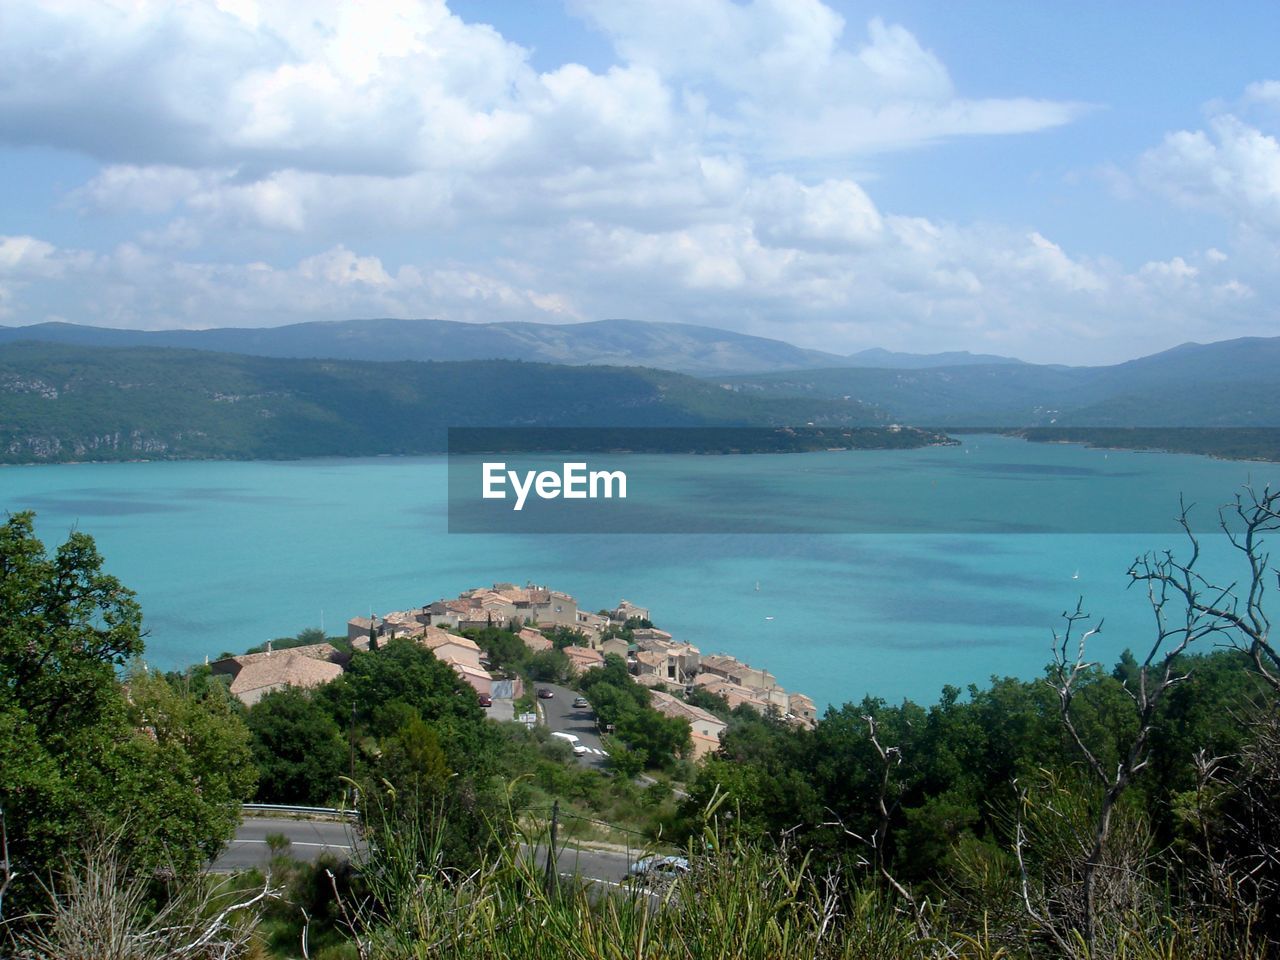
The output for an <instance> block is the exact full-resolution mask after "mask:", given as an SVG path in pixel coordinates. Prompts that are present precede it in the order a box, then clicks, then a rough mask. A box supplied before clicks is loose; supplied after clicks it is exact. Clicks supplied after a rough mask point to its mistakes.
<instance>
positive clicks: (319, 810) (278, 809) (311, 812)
mask: <svg viewBox="0 0 1280 960" xmlns="http://www.w3.org/2000/svg"><path fill="white" fill-rule="evenodd" d="M240 807H241V809H242V810H244V812H245V813H279V814H284V815H289V814H293V815H295V816H304V817H342V818H345V819H347V820H359V819H360V811H358V810H342V809H339V808H338V807H299V806H291V805H289V804H284V803H242V804H241V805H240Z"/></svg>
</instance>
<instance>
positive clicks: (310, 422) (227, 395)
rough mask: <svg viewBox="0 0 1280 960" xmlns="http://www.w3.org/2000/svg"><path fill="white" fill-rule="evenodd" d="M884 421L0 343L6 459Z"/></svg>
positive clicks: (295, 450) (538, 370)
mask: <svg viewBox="0 0 1280 960" xmlns="http://www.w3.org/2000/svg"><path fill="white" fill-rule="evenodd" d="M878 422H883V417H882V415H880V414H879V413H878V411H875V410H873V409H870V408H868V407H866V406H864V405H862V404H858V403H854V402H850V401H840V400H837V401H831V400H828V399H825V398H823V399H817V400H809V399H771V398H761V397H750V396H743V395H741V394H738V393H734V392H732V391H728V390H724V389H722V388H721V387H719V386H718V385H716V384H712V383H708V382H706V381H703V380H698V379H695V378H692V377H688V376H683V375H681V374H676V373H669V372H665V371H657V370H644V369H637V368H618V367H565V366H554V365H550V364H536V363H521V362H513V361H467V362H454V363H417V362H401V363H367V362H356V361H343V362H337V361H330V360H288V359H275V358H267V357H246V356H237V355H232V354H217V353H209V352H203V351H185V350H171V349H156V348H141V347H132V348H111V347H98V348H90V347H78V346H68V345H54V344H44V343H17V344H9V345H7V346H4V347H0V462H9V463H17V462H31V461H65V460H123V459H137V458H205V457H226V458H244V459H252V458H282V457H283V458H291V457H307V456H329V455H340V456H365V455H374V454H412V453H424V452H432V451H439V450H442V449H444V445H445V439H446V434H445V431H446V428H448V427H451V426H529V427H533V426H605V427H640V426H747V425H753V426H755V425H758V426H771V425H785V424H804V423H816V424H818V425H820V426H826V425H859V424H875V423H878ZM922 442H923V441H922Z"/></svg>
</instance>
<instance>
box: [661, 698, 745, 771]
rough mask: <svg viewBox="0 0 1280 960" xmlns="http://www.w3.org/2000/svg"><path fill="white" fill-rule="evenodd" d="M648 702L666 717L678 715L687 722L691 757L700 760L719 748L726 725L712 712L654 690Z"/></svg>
mask: <svg viewBox="0 0 1280 960" xmlns="http://www.w3.org/2000/svg"><path fill="white" fill-rule="evenodd" d="M649 703H650V705H651V706H652V707H653V709H655V710H657V711H658V712H659V713H661V714H664V715H665V716H668V717H678V718H679V719H681V720H687V721H688V722H689V731H690V738H691V740H692V742H693V759H695V760H701V759H702V758H703V757H705V756H706V755H707V754H709V753H715V752H716V751H717V750H719V749H720V737H721V735H722V734H723V733H724V731H725V729H726V728H727V727H728V724H726V723H725V722H724V721H723V720H721V719H720V718H719V717H717V716H716V715H715V714H714V713H711V712H709V711H707V710H703V709H702V708H701V707H696V706H694V705H693V704H691V703H685V702H684V701H683V700H680V699H679V698H677V697H673V696H671V694H669V693H664V692H663V691H661V690H654V691H653V692H652V693H650V695H649Z"/></svg>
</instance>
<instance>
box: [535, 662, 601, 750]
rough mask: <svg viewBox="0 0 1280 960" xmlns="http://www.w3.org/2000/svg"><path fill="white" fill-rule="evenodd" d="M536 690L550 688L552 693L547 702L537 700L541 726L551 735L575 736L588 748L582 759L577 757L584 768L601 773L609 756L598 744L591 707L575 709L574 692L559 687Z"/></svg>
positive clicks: (540, 686) (541, 684)
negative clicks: (599, 770) (544, 725)
mask: <svg viewBox="0 0 1280 960" xmlns="http://www.w3.org/2000/svg"><path fill="white" fill-rule="evenodd" d="M537 687H538V689H542V688H543V687H549V688H550V689H552V690H554V691H555V694H556V695H555V696H554V697H552V698H551V699H550V700H543V699H541V698H539V700H538V706H539V707H541V708H542V717H543V722H544V723H546V725H547V729H548V730H550V731H551V732H552V733H572V734H576V735H577V737H578V739H579V740H581V741H582V745H583V746H584V747H586V748H587V752H586V754H585V755H583V756H581V757H578V762H579V763H581V764H583V765H584V766H589V767H596V768H597V769H601V770H603V769H604V765H605V757H607V756H608V754H607V753H605V751H604V747H603V745H602V744H601V743H600V734H599V733H598V732H597V731H596V716H595V714H594V713H592V712H591V708H590V707H582V708H577V707H574V705H573V700H574V697H576V696H578V692H577V691H576V690H570V689H569V688H568V687H562V686H559V685H558V684H554V683H539V684H538V685H537Z"/></svg>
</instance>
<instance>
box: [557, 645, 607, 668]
mask: <svg viewBox="0 0 1280 960" xmlns="http://www.w3.org/2000/svg"><path fill="white" fill-rule="evenodd" d="M564 655H565V656H566V657H568V658H569V669H570V670H572V671H573V672H574V673H575V674H581V673H586V672H587V671H588V670H590V669H592V668H593V667H603V666H604V654H602V653H601V652H600V651H599V650H592V649H591V648H590V647H578V646H568V647H565V648H564Z"/></svg>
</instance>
